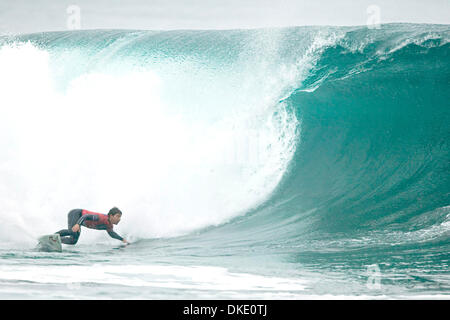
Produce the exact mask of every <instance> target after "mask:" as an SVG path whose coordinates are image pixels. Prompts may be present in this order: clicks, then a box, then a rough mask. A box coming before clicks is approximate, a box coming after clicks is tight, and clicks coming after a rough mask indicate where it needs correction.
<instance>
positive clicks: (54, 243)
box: [38, 233, 62, 252]
mask: <svg viewBox="0 0 450 320" xmlns="http://www.w3.org/2000/svg"><path fill="white" fill-rule="evenodd" d="M38 241H39V243H38V249H39V251H46V252H62V246H61V237H60V236H59V234H57V233H55V234H48V235H45V236H42V237H40V238H39V239H38Z"/></svg>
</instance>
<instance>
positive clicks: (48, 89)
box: [0, 24, 450, 299]
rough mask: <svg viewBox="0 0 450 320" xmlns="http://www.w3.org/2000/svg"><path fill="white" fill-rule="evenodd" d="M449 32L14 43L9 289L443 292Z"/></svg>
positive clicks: (448, 207) (158, 295)
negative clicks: (78, 214) (40, 243)
mask: <svg viewBox="0 0 450 320" xmlns="http://www.w3.org/2000/svg"><path fill="white" fill-rule="evenodd" d="M449 35H450V27H449V26H448V25H426V24H383V25H381V27H380V28H379V29H369V28H367V27H366V26H354V27H284V28H264V29H248V30H238V29H236V30H172V31H144V30H79V31H58V32H43V33H33V34H24V35H16V36H12V35H5V36H0V70H1V71H0V146H1V149H0V206H1V208H2V213H1V214H0V297H1V298H7V299H10V298H19V299H36V298H43V299H83V298H87V299H111V298H112V299H129V298H133V299H242V298H244V299H299V298H319V299H321V298H326V299H329V298H332V299H333V298H342V297H345V298H363V299H366V298H367V299H385V298H423V297H426V298H448V297H449V294H450V268H449V260H450V254H449V252H450V177H449V172H450V145H449V141H450V125H449V123H450V108H449V103H448V101H450V87H449V84H450V62H449V61H450V59H449V57H450V44H449ZM113 206H117V207H119V208H120V209H121V210H122V212H123V216H122V220H121V222H120V224H119V225H117V226H116V227H115V228H114V229H115V231H116V232H118V233H119V234H120V235H121V236H123V237H125V238H126V239H127V240H129V241H130V242H132V244H131V245H130V246H127V247H122V246H120V245H119V243H118V241H117V240H114V239H111V238H109V237H108V235H107V233H106V232H100V231H94V230H89V229H87V228H82V231H81V236H80V240H79V242H78V243H77V245H76V246H67V245H64V246H63V252H62V253H49V252H40V251H38V250H37V249H36V243H37V238H38V237H39V236H41V235H43V234H49V233H53V232H56V231H58V230H60V229H62V228H66V225H67V213H68V212H69V211H70V210H71V209H75V208H83V209H87V210H91V211H96V212H102V213H107V212H108V210H109V209H110V208H112V207H113Z"/></svg>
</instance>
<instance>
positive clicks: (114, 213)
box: [108, 207, 122, 224]
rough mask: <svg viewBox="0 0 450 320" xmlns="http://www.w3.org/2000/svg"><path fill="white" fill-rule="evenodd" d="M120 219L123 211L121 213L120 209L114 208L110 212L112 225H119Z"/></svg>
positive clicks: (109, 217)
mask: <svg viewBox="0 0 450 320" xmlns="http://www.w3.org/2000/svg"><path fill="white" fill-rule="evenodd" d="M120 218H122V211H120V210H119V208H117V207H114V208H112V209H111V210H109V212H108V219H109V221H110V222H111V223H112V224H118V223H119V221H120Z"/></svg>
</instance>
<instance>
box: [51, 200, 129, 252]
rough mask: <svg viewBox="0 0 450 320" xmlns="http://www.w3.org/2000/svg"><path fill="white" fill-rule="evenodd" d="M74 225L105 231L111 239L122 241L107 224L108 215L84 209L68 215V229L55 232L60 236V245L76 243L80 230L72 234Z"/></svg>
mask: <svg viewBox="0 0 450 320" xmlns="http://www.w3.org/2000/svg"><path fill="white" fill-rule="evenodd" d="M76 224H78V225H80V226H85V227H86V228H90V229H97V230H106V232H108V234H109V235H110V236H111V237H112V238H114V239H117V240H123V238H122V237H121V236H119V235H118V234H117V233H115V232H114V231H113V225H112V223H111V222H109V219H108V215H106V214H102V213H97V212H92V211H88V210H84V209H74V210H71V211H70V212H69V214H68V229H63V230H60V231H58V232H57V233H59V235H60V236H61V242H62V243H65V244H75V243H77V241H78V238H79V237H80V232H81V229H80V231H78V232H73V231H72V227H73V226H74V225H76Z"/></svg>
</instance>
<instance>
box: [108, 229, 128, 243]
mask: <svg viewBox="0 0 450 320" xmlns="http://www.w3.org/2000/svg"><path fill="white" fill-rule="evenodd" d="M106 232H108V234H109V236H110V237H111V238H114V239H117V240H120V241H124V240H125V239H124V238H122V237H121V236H119V235H118V234H117V233H115V232H114V231H113V230H112V229H109V230H106Z"/></svg>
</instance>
